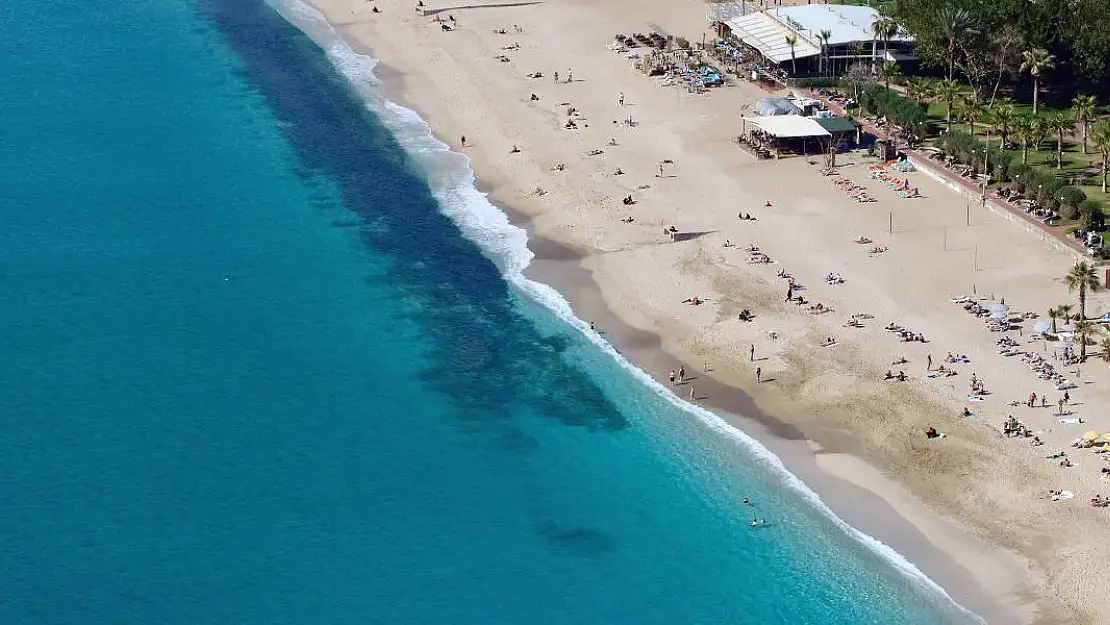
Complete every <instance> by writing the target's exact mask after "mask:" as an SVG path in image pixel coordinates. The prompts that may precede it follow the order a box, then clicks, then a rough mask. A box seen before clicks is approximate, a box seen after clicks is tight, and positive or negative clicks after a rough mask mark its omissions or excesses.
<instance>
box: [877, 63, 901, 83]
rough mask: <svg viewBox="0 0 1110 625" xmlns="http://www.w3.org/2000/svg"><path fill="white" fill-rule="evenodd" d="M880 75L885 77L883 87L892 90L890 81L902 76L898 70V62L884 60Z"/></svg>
mask: <svg viewBox="0 0 1110 625" xmlns="http://www.w3.org/2000/svg"><path fill="white" fill-rule="evenodd" d="M879 74H880V75H881V76H882V77H883V86H884V87H886V88H887V89H890V79H891V78H896V77H897V76H900V75H901V74H902V71H901V70H900V69H898V62H897V61H892V60H890V59H883V64H882V65H880V66H879Z"/></svg>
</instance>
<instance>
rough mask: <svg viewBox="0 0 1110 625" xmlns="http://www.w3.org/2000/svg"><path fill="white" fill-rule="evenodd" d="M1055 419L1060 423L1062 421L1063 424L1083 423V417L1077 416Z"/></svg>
mask: <svg viewBox="0 0 1110 625" xmlns="http://www.w3.org/2000/svg"><path fill="white" fill-rule="evenodd" d="M1057 421H1059V422H1060V423H1062V424H1064V425H1079V424H1080V423H1083V419H1080V418H1078V417H1068V418H1066V419H1057Z"/></svg>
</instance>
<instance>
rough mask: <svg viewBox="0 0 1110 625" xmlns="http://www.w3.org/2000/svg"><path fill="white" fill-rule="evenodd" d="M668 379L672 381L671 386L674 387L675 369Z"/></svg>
mask: <svg viewBox="0 0 1110 625" xmlns="http://www.w3.org/2000/svg"><path fill="white" fill-rule="evenodd" d="M667 377H668V378H670V380H671V386H674V369H671V374H670V375H669V376H667Z"/></svg>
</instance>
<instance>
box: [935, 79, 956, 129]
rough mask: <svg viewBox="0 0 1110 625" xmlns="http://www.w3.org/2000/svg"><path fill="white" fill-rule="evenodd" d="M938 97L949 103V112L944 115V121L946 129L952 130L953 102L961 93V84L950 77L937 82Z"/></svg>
mask: <svg viewBox="0 0 1110 625" xmlns="http://www.w3.org/2000/svg"><path fill="white" fill-rule="evenodd" d="M936 87H937V98H938V99H940V101H941V102H944V103H945V104H947V105H948V112H947V113H946V114H945V116H944V123H945V129H946V130H952V103H953V102H955V101H956V97H957V96H959V95H960V91H961V88H960V85H959V84H958V83H956V81H954V80H952V79H951V78H949V79H948V80H942V81H940V82H938V83H937V85H936Z"/></svg>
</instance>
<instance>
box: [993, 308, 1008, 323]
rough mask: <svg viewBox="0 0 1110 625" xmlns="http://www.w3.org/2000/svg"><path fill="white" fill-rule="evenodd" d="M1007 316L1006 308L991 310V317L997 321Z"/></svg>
mask: <svg viewBox="0 0 1110 625" xmlns="http://www.w3.org/2000/svg"><path fill="white" fill-rule="evenodd" d="M1006 316H1007V312H1006V311H1005V310H995V311H992V312H991V319H994V320H996V321H1002V320H1003V319H1005V318H1006Z"/></svg>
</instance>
